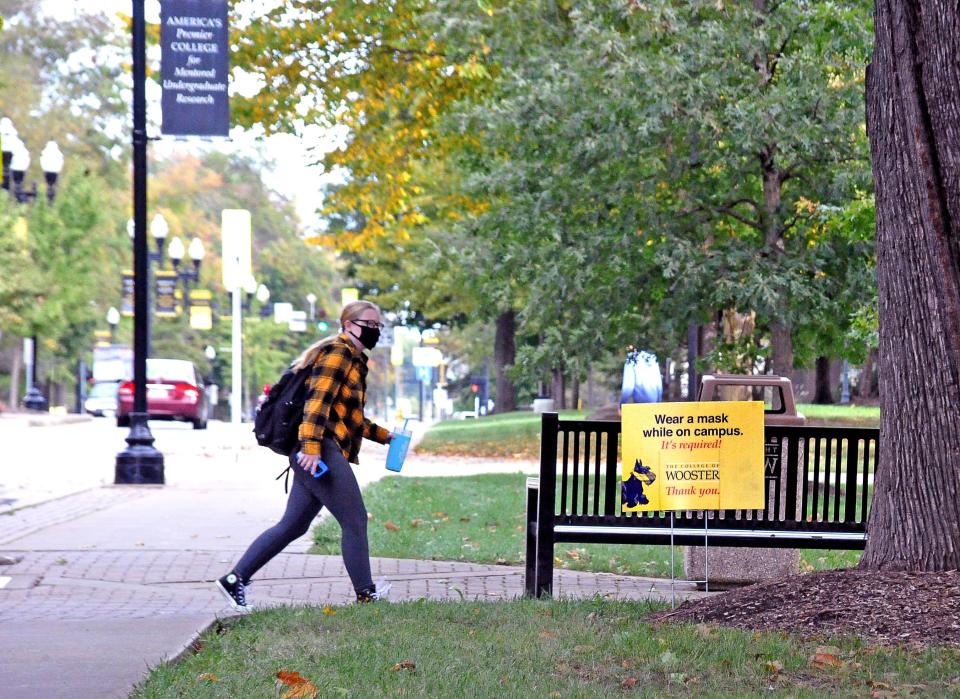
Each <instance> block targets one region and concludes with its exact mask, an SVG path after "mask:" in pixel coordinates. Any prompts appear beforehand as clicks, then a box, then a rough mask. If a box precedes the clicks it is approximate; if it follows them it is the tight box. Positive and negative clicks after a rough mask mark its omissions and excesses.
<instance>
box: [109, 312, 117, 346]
mask: <svg viewBox="0 0 960 699" xmlns="http://www.w3.org/2000/svg"><path fill="white" fill-rule="evenodd" d="M107 323H109V324H110V344H111V345H112V344H114V343H115V341H116V338H117V325H118V324H119V323H120V311H118V310H117V309H116V308H114V307H113V306H110V310H108V311H107Z"/></svg>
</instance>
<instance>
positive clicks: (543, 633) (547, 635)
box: [540, 631, 557, 638]
mask: <svg viewBox="0 0 960 699" xmlns="http://www.w3.org/2000/svg"><path fill="white" fill-rule="evenodd" d="M556 637H557V634H556V633H555V632H553V631H541V632H540V638H556Z"/></svg>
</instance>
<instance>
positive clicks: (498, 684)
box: [131, 600, 960, 699]
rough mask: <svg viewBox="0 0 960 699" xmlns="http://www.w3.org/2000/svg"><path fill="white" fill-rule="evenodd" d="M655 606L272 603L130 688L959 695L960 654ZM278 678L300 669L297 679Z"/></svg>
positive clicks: (261, 694) (463, 694)
mask: <svg viewBox="0 0 960 699" xmlns="http://www.w3.org/2000/svg"><path fill="white" fill-rule="evenodd" d="M651 609H653V607H651V606H650V605H649V604H646V603H629V602H607V601H601V600H592V601H580V602H567V601H563V602H549V601H533V600H517V601H511V602H502V603H477V602H457V603H451V602H423V601H421V602H410V603H405V604H386V605H383V604H379V605H378V604H368V605H362V606H358V605H352V606H349V607H337V608H330V607H326V608H323V609H321V608H317V607H312V608H279V609H273V610H267V611H262V612H256V613H254V614H251V615H249V616H247V617H245V618H242V619H240V620H239V621H237V622H236V623H235V624H230V625H229V626H227V627H225V628H219V629H216V630H212V631H210V632H208V633H206V634H204V635H203V637H202V638H201V639H200V642H199V644H198V645H199V652H197V653H196V654H195V655H191V656H189V657H187V658H185V659H184V660H183V661H182V662H180V663H178V664H173V665H171V664H165V665H162V666H160V667H158V668H156V669H154V670H153V671H152V672H151V673H150V675H149V676H148V677H147V679H146V680H145V681H144V683H143V684H141V685H140V686H139V687H137V689H136V690H135V691H134V692H133V694H132V695H131V696H132V697H136V698H138V699H146V698H154V697H157V698H159V697H188V698H189V697H196V698H197V699H201V698H202V699H209V698H210V697H230V698H233V697H244V698H245V699H259V698H263V699H275V698H277V697H281V696H282V697H313V696H319V697H337V696H344V697H395V696H408V697H455V698H456V699H465V698H468V697H551V698H552V697H571V698H572V697H583V698H585V699H586V698H590V699H593V698H594V697H600V696H610V695H613V696H620V695H622V694H630V695H636V696H667V697H718V696H731V697H760V696H764V697H770V696H772V697H823V696H831V697H868V696H871V695H872V696H883V697H894V696H907V695H909V696H929V697H943V696H957V693H958V691H960V678H958V674H960V662H958V659H960V656H958V652H957V650H955V649H945V648H937V649H932V650H925V651H908V650H903V649H897V650H883V649H878V648H872V647H868V646H866V645H864V644H863V643H862V641H860V640H858V639H846V640H835V641H830V640H827V639H823V640H820V641H809V640H800V639H798V638H795V637H791V636H786V635H784V634H772V633H752V632H749V631H736V630H723V629H717V628H714V627H709V626H706V625H697V626H679V625H669V624H668V625H662V626H653V625H651V624H650V623H647V622H645V621H644V617H645V616H646V615H647V614H648V613H649V611H651ZM828 644H829V645H828ZM818 659H819V662H818V661H817V660H818ZM278 673H287V674H283V675H282V676H281V677H282V678H283V682H285V684H283V683H281V682H280V681H279V680H278ZM293 673H296V674H293Z"/></svg>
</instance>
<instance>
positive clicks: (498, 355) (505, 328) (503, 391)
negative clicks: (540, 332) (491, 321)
mask: <svg viewBox="0 0 960 699" xmlns="http://www.w3.org/2000/svg"><path fill="white" fill-rule="evenodd" d="M516 335H517V318H516V315H515V314H514V312H513V311H506V312H505V313H501V314H500V315H499V316H497V332H496V336H495V337H494V340H493V362H494V373H495V374H496V384H497V402H496V404H495V405H494V412H495V413H509V412H511V411H513V410H516V409H517V389H516V387H515V386H514V385H513V381H512V380H511V379H510V376H509V375H508V374H507V370H508V369H509V368H510V367H512V366H513V363H514V361H515V360H516V356H517V346H516Z"/></svg>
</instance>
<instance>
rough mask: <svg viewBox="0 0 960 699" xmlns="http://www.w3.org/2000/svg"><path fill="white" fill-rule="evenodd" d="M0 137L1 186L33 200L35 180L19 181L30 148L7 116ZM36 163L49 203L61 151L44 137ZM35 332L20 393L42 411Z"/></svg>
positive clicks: (0, 125) (0, 124)
mask: <svg viewBox="0 0 960 699" xmlns="http://www.w3.org/2000/svg"><path fill="white" fill-rule="evenodd" d="M0 140H2V146H3V188H4V189H5V190H7V191H10V187H11V183H12V185H13V192H12V193H13V197H14V199H15V200H16V201H17V203H19V204H26V203H28V202H31V201H35V200H36V198H37V183H36V182H34V183H33V188H32V189H30V190H25V189H24V188H23V181H24V178H25V177H26V173H27V170H28V169H29V167H30V151H28V150H27V147H26V146H25V145H24V144H23V141H21V140H20V137H19V136H18V135H17V130H16V128H14V126H13V122H12V121H10V119H8V118H7V117H4V118H3V119H0ZM40 167H41V168H42V169H43V176H44V179H45V180H46V183H47V203H49V204H52V203H53V200H54V198H55V197H56V195H57V189H56V187H57V178H58V177H59V176H60V171H61V170H62V169H63V153H61V152H60V148H59V147H58V146H57V144H56V143H54V142H53V141H47V145H46V146H44V148H43V150H42V151H41V152H40ZM39 344H40V343H39V341H38V339H37V336H36V335H35V334H34V336H33V337H32V338H31V346H32V350H31V354H32V355H33V356H32V357H31V361H30V375H29V376H28V377H27V392H26V394H25V395H24V397H23V405H24V407H25V408H27V409H29V410H39V411H46V410H47V408H48V405H47V400H46V398H44V397H43V394H42V393H41V392H40V388H39V387H38V386H37V368H38V364H37V353H38V347H39Z"/></svg>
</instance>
